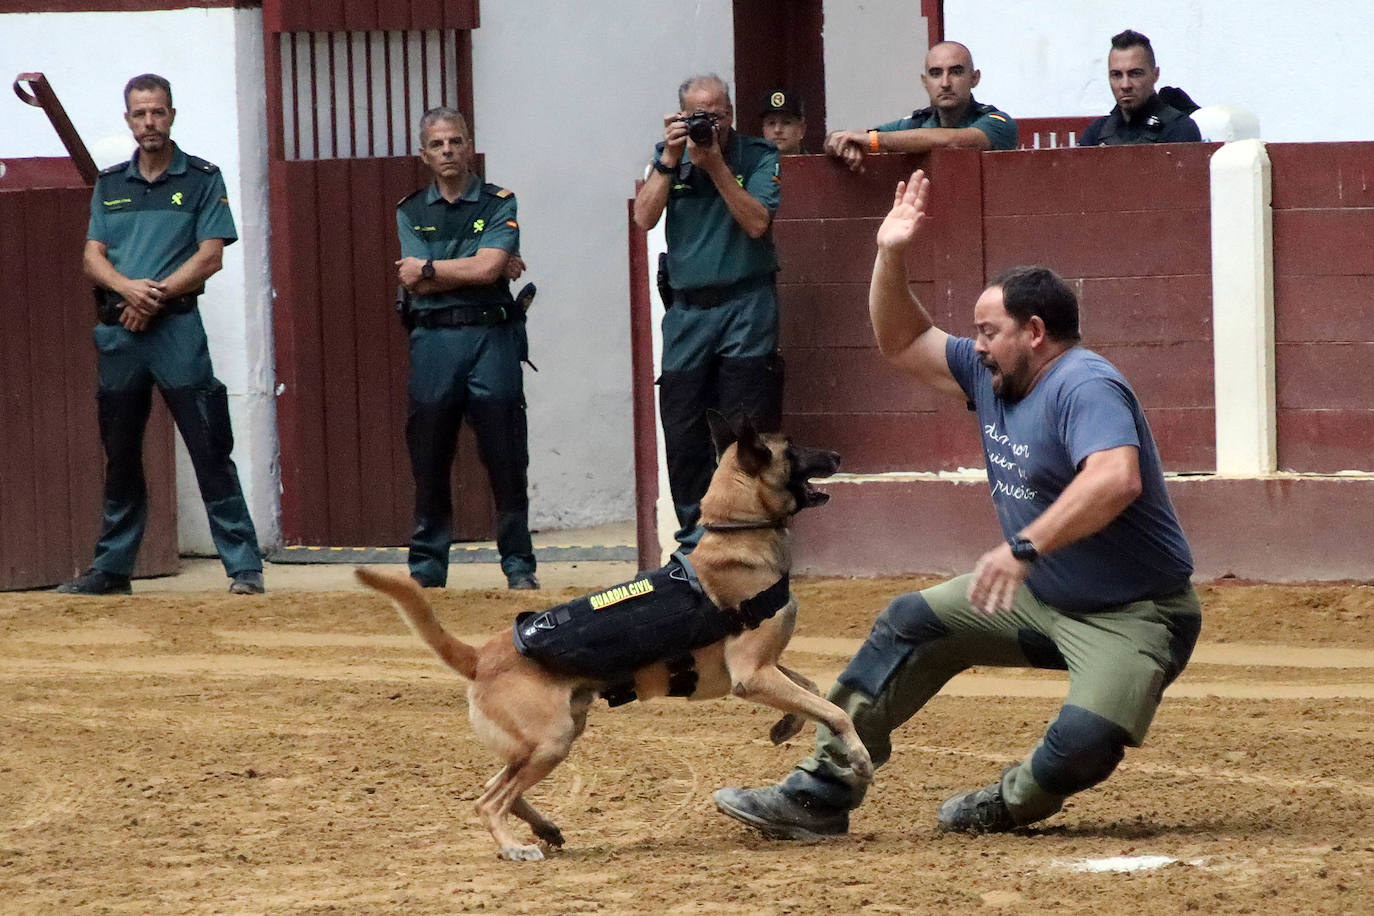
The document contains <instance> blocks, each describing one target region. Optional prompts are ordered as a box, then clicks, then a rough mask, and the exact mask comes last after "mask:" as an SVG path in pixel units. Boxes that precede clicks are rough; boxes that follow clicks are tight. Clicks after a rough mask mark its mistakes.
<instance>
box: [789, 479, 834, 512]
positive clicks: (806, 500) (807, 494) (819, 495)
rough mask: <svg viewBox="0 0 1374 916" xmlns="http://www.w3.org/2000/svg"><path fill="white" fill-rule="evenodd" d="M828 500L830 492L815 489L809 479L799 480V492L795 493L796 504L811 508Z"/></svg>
mask: <svg viewBox="0 0 1374 916" xmlns="http://www.w3.org/2000/svg"><path fill="white" fill-rule="evenodd" d="M828 502H830V494H829V493H826V492H824V491H822V490H817V489H816V488H815V487H814V486H812V485H811V481H809V480H803V481H802V482H801V493H799V494H798V495H797V504H798V505H800V506H804V507H805V508H808V509H811V508H814V507H816V506H823V505H825V504H826V503H828Z"/></svg>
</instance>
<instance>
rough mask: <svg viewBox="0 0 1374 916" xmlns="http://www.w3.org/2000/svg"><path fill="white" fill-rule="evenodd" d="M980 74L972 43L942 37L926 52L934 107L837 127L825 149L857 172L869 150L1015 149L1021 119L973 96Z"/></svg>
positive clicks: (924, 79) (924, 73)
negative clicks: (859, 126)
mask: <svg viewBox="0 0 1374 916" xmlns="http://www.w3.org/2000/svg"><path fill="white" fill-rule="evenodd" d="M981 77H982V74H981V73H980V72H979V71H978V70H976V69H974V66H973V54H972V53H971V52H970V51H969V49H968V48H967V47H965V46H964V45H962V44H960V43H959V42H957V41H942V42H940V43H939V44H937V45H935V47H933V48H931V49H930V51H929V52H927V53H926V60H925V67H924V68H923V69H922V70H921V85H923V86H924V87H925V90H926V94H927V95H929V96H930V107H928V108H918V109H917V110H916V111H913V112H912V113H911V116H910V117H906V118H899V119H897V120H896V121H889V122H887V123H886V124H879V125H878V126H877V127H874V128H872V129H871V130H866V131H864V130H837V131H834V132H833V133H831V134H830V135H829V136H827V137H826V138H825V151H826V152H827V153H829V154H830V155H832V156H835V157H838V158H840V159H843V160H844V161H845V163H846V164H848V166H849V168H850V169H851V170H852V171H856V172H857V171H858V170H859V169H860V168H861V167H862V166H863V158H864V154H865V153H884V152H886V153H924V152H926V151H928V150H932V149H939V148H940V147H957V148H962V149H978V150H994V149H1015V148H1016V122H1015V121H1013V120H1012V119H1011V116H1010V115H1008V114H1006V113H1005V112H1002V111H998V110H997V108H995V107H994V106H992V105H984V104H982V103H980V102H978V101H977V100H976V99H974V97H973V89H974V87H975V86H977V85H978V81H979V79H980V78H981Z"/></svg>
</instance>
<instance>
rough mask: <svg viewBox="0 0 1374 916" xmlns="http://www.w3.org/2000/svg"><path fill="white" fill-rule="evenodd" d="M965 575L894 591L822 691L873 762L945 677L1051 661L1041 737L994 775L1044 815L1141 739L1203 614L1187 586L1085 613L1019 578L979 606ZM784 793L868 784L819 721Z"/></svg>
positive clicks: (832, 796) (1101, 775)
mask: <svg viewBox="0 0 1374 916" xmlns="http://www.w3.org/2000/svg"><path fill="white" fill-rule="evenodd" d="M970 579H971V576H968V575H964V576H959V577H957V578H955V579H951V580H949V581H948V582H944V583H942V584H940V585H936V586H933V587H932V588H928V589H925V590H923V591H920V592H912V593H909V594H906V595H902V596H899V597H898V598H896V599H895V600H894V601H893V602H892V603H891V604H890V605H888V607H887V608H886V609H885V610H884V611H883V613H882V614H880V615H879V616H878V619H877V620H876V621H875V622H874V624H873V629H872V631H871V632H870V633H869V635H868V638H867V639H866V640H865V642H864V644H863V646H861V647H860V649H859V651H858V652H857V653H855V655H854V657H853V658H852V659H851V660H850V662H849V665H848V666H847V667H846V668H845V670H844V672H843V673H842V674H841V675H840V677H839V679H838V680H837V681H836V683H835V686H834V687H833V688H832V689H831V691H830V694H829V698H830V700H831V701H832V702H833V703H835V704H836V705H838V706H840V707H841V708H842V709H844V710H845V711H846V712H847V713H849V715H850V717H851V718H853V720H854V724H855V726H856V727H857V728H858V732H859V737H860V738H861V739H862V740H863V742H864V746H865V747H866V748H867V749H868V752H869V754H870V755H872V758H873V763H874V765H875V766H882V765H883V764H884V763H886V762H887V760H888V758H889V757H890V756H891V754H892V739H891V735H892V731H893V730H894V729H896V728H897V727H898V726H900V725H901V724H902V723H904V722H906V721H907V719H909V718H911V717H912V716H913V715H914V714H915V713H916V712H917V711H918V710H919V709H920V708H921V707H922V706H924V705H925V704H926V702H927V701H929V700H930V698H931V697H933V696H935V694H936V693H937V692H939V690H940V689H941V688H942V687H943V686H944V685H945V683H946V682H947V681H949V679H950V678H952V677H953V676H954V675H956V674H958V673H959V672H961V671H963V670H965V669H966V668H969V667H971V666H974V665H988V666H1014V667H1033V668H1057V669H1061V670H1067V671H1068V673H1069V692H1068V696H1067V697H1066V698H1065V701H1064V705H1063V707H1062V708H1061V709H1060V711H1059V714H1058V715H1057V716H1056V717H1055V719H1054V721H1053V722H1051V723H1050V726H1049V729H1048V730H1047V731H1046V734H1045V736H1044V737H1043V738H1042V739H1041V740H1040V741H1039V742H1038V743H1037V744H1036V746H1035V748H1034V749H1032V751H1031V752H1030V754H1029V755H1027V756H1026V758H1025V759H1024V760H1022V761H1021V762H1020V763H1018V764H1016V765H1015V766H1012V767H1009V768H1008V769H1007V770H1006V771H1005V772H1004V773H1003V776H1002V793H1003V799H1004V801H1005V802H1006V804H1007V808H1008V809H1009V810H1010V811H1011V814H1012V817H1013V818H1014V819H1015V820H1016V822H1017V823H1018V824H1029V823H1031V822H1033V821H1037V820H1040V819H1041V818H1045V817H1048V816H1050V815H1051V814H1054V813H1055V812H1056V811H1058V810H1059V809H1060V807H1062V805H1063V803H1064V799H1065V798H1066V797H1067V796H1069V795H1071V794H1073V793H1074V792H1078V791H1082V790H1083V789H1086V788H1088V787H1090V786H1092V785H1096V784H1097V783H1099V782H1101V781H1102V780H1103V779H1106V778H1107V776H1108V775H1110V774H1111V772H1112V771H1113V770H1114V769H1115V768H1116V765H1117V764H1118V763H1119V762H1120V760H1121V757H1122V755H1123V754H1124V749H1125V747H1126V746H1132V747H1138V746H1139V745H1140V744H1141V742H1142V741H1144V740H1145V733H1146V731H1147V730H1148V729H1149V727H1150V721H1151V719H1152V718H1153V717H1154V713H1155V709H1156V708H1157V707H1158V706H1159V702H1160V699H1161V697H1162V695H1163V692H1164V688H1165V687H1167V686H1168V685H1169V684H1170V683H1172V682H1173V680H1174V678H1176V677H1177V676H1178V675H1179V673H1180V672H1181V671H1182V670H1183V668H1184V666H1185V665H1186V664H1187V663H1188V659H1189V657H1190V656H1191V654H1192V651H1193V646H1194V644H1195V643H1196V641H1197V635H1198V631H1199V629H1200V628H1201V622H1202V616H1201V610H1200V606H1199V603H1198V598H1197V593H1196V592H1195V591H1193V589H1192V588H1191V587H1188V588H1185V589H1183V590H1181V591H1178V592H1176V593H1174V594H1171V595H1167V596H1163V597H1160V598H1157V599H1154V600H1146V601H1135V602H1131V603H1130V604H1123V605H1118V606H1115V607H1111V608H1107V609H1105V610H1102V611H1099V612H1096V613H1093V614H1085V615H1071V614H1066V613H1064V612H1062V611H1060V610H1058V609H1057V608H1055V607H1052V606H1050V605H1048V604H1045V603H1044V602H1042V601H1039V600H1038V599H1036V597H1035V596H1034V595H1032V594H1031V592H1030V590H1029V589H1028V588H1026V587H1025V586H1022V587H1021V589H1020V590H1019V591H1018V593H1017V595H1016V600H1015V606H1014V607H1013V608H1012V609H1011V610H1009V611H1003V612H998V613H995V614H984V613H982V612H980V611H977V610H974V609H973V608H972V607H971V606H970V605H969V603H968V599H967V598H966V597H965V596H966V593H967V590H968V585H969V581H970ZM783 787H784V790H785V791H787V792H788V793H789V794H801V795H807V796H810V797H811V799H812V800H813V801H815V802H817V803H819V804H821V805H828V806H832V807H835V808H854V807H857V806H858V805H859V803H860V802H861V801H862V800H863V796H864V792H865V790H866V789H867V784H866V783H864V782H863V781H862V780H860V779H858V778H856V777H855V775H854V773H853V772H852V771H851V770H850V769H849V765H848V755H847V754H846V752H845V748H844V743H843V742H842V741H840V740H839V739H838V738H836V737H835V735H834V734H833V733H832V732H831V731H830V730H829V729H827V728H825V727H824V726H818V727H817V735H816V749H815V753H814V754H813V755H812V756H811V757H809V758H807V759H806V760H804V761H803V762H802V763H800V764H799V765H798V767H797V769H796V770H794V771H793V772H792V773H791V774H790V775H789V776H788V777H787V779H786V780H784V783H783Z"/></svg>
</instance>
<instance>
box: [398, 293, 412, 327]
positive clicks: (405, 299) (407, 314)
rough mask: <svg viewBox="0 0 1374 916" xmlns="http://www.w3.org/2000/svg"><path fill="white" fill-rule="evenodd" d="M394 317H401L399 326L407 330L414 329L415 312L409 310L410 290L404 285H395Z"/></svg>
mask: <svg viewBox="0 0 1374 916" xmlns="http://www.w3.org/2000/svg"><path fill="white" fill-rule="evenodd" d="M395 309H396V317H397V318H399V319H401V327H403V328H405V329H406V330H407V331H412V330H414V329H415V313H414V312H412V311H411V310H410V290H408V289H406V288H405V287H404V286H397V287H396V302H395Z"/></svg>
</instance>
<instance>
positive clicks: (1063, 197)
mask: <svg viewBox="0 0 1374 916" xmlns="http://www.w3.org/2000/svg"><path fill="white" fill-rule="evenodd" d="M1216 149H1217V144H1215V143H1171V144H1167V145H1164V146H1156V145H1153V144H1143V145H1140V146H1112V147H1100V148H1092V149H1067V150H1037V151H1034V152H1021V153H1019V154H1017V155H1007V154H1003V155H986V156H983V157H981V158H982V160H983V180H984V194H985V195H986V200H987V213H986V214H985V215H987V216H1014V215H1020V214H1056V213H1091V212H1103V213H1120V212H1122V211H1138V210H1187V209H1203V210H1206V209H1207V208H1208V207H1209V206H1210V199H1211V197H1210V195H1211V185H1210V170H1209V169H1210V166H1209V163H1210V161H1211V157H1212V153H1213V152H1214V151H1215V150H1216ZM1135 228H1138V227H1135Z"/></svg>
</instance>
